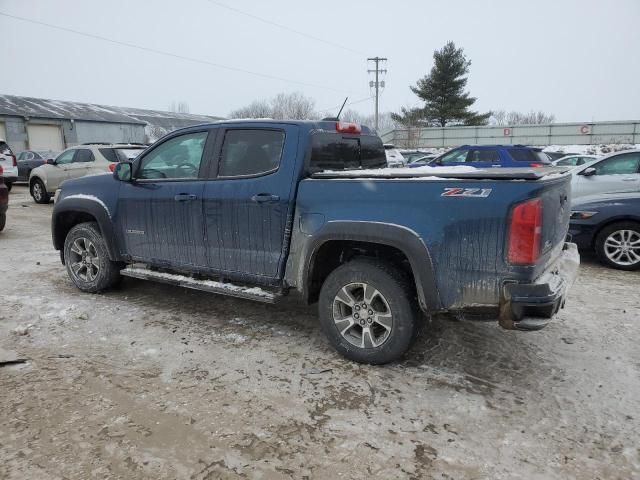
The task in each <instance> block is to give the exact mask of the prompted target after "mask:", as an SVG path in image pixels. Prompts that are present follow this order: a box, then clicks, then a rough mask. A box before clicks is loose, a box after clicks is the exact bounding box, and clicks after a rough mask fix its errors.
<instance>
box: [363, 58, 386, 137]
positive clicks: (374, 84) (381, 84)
mask: <svg viewBox="0 0 640 480" xmlns="http://www.w3.org/2000/svg"><path fill="white" fill-rule="evenodd" d="M367 61H368V62H375V64H376V68H375V70H367V73H375V74H376V79H375V81H373V82H369V86H370V87H375V89H376V131H378V98H379V96H380V87H383V88H384V80H383V81H382V82H380V81H379V74H381V73H387V70H386V69H380V62H386V61H387V59H386V58H382V57H372V58H367Z"/></svg>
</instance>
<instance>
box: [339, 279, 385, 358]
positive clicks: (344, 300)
mask: <svg viewBox="0 0 640 480" xmlns="http://www.w3.org/2000/svg"><path fill="white" fill-rule="evenodd" d="M333 321H334V322H335V326H336V328H337V329H338V331H339V332H340V335H342V337H344V339H345V340H347V341H348V342H349V343H350V344H351V345H353V346H355V347H358V348H374V347H379V346H380V345H382V344H383V343H384V342H386V341H387V340H388V339H389V336H390V334H391V329H392V328H393V315H392V313H391V308H390V307H389V302H387V299H386V298H385V297H384V295H382V293H380V292H379V291H378V290H377V289H376V288H374V287H373V286H371V285H369V284H367V283H363V282H358V283H350V284H348V285H345V286H344V287H342V288H341V289H340V290H339V291H338V293H337V294H336V295H335V297H334V300H333Z"/></svg>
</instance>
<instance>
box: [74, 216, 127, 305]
mask: <svg viewBox="0 0 640 480" xmlns="http://www.w3.org/2000/svg"><path fill="white" fill-rule="evenodd" d="M85 252H86V254H85ZM64 259H65V265H66V267H67V274H68V275H69V278H71V281H72V282H73V283H74V285H75V286H76V287H78V288H79V289H80V290H82V291H83V292H90V293H96V292H101V291H103V290H106V289H107V288H110V287H113V286H115V285H116V284H117V283H118V282H119V281H120V279H121V276H120V270H121V269H122V267H123V265H122V264H120V263H118V262H112V261H111V260H109V254H108V252H107V245H106V242H105V241H104V238H103V237H102V234H101V233H100V229H99V228H98V224H97V223H95V222H86V223H80V224H78V225H76V226H75V227H73V228H72V229H71V230H70V231H69V233H68V234H67V237H66V238H65V240H64Z"/></svg>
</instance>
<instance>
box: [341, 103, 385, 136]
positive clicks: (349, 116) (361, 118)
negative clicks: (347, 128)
mask: <svg viewBox="0 0 640 480" xmlns="http://www.w3.org/2000/svg"><path fill="white" fill-rule="evenodd" d="M391 115H392V114H391V112H382V113H380V114H378V133H384V132H386V131H388V130H393V129H394V128H395V127H396V123H395V122H394V121H393V119H392V118H391ZM340 119H341V120H344V121H345V122H354V123H358V124H360V125H366V126H367V127H371V128H373V126H374V125H375V115H374V114H372V113H371V114H364V113H361V112H358V111H357V110H353V109H349V110H345V111H344V112H342V115H340Z"/></svg>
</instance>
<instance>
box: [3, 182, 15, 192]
mask: <svg viewBox="0 0 640 480" xmlns="http://www.w3.org/2000/svg"><path fill="white" fill-rule="evenodd" d="M4 184H5V185H6V186H7V192H10V191H11V187H13V182H4Z"/></svg>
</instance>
